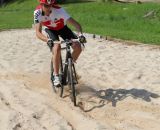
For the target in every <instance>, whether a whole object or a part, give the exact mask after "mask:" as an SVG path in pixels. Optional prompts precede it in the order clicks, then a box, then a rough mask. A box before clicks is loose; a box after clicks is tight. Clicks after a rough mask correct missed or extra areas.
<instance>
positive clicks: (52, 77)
mask: <svg viewBox="0 0 160 130" xmlns="http://www.w3.org/2000/svg"><path fill="white" fill-rule="evenodd" d="M61 67H62V65H60V71H62V69H61ZM53 72H54V69H53V61H52V59H51V83H52V87H53V90H54V92H55V93H56V94H58V95H59V96H60V97H62V96H63V84H62V73H60V75H59V77H60V80H61V86H60V87H56V86H54V84H53V80H54V76H53Z"/></svg>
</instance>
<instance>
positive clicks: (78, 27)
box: [67, 17, 82, 35]
mask: <svg viewBox="0 0 160 130" xmlns="http://www.w3.org/2000/svg"><path fill="white" fill-rule="evenodd" d="M67 24H71V25H72V26H74V27H75V28H76V30H77V32H78V35H80V34H82V27H81V25H80V24H79V23H78V22H77V21H76V20H74V19H73V18H71V17H70V18H69V19H68V20H67Z"/></svg>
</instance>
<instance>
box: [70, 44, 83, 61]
mask: <svg viewBox="0 0 160 130" xmlns="http://www.w3.org/2000/svg"><path fill="white" fill-rule="evenodd" d="M72 48H73V52H72V58H73V62H76V60H77V59H78V57H79V55H80V54H81V52H82V48H81V45H80V44H79V43H73V45H72Z"/></svg>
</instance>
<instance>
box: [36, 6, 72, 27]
mask: <svg viewBox="0 0 160 130" xmlns="http://www.w3.org/2000/svg"><path fill="white" fill-rule="evenodd" d="M69 18H70V15H69V14H68V13H67V12H66V11H65V10H64V9H63V8H62V7H59V6H55V5H54V6H52V9H51V12H50V15H49V16H47V15H45V14H44V12H43V11H42V6H41V5H39V6H37V8H36V10H35V11H34V23H35V24H36V23H41V24H42V25H43V26H45V27H47V28H49V29H51V30H60V29H62V28H63V27H64V26H65V25H66V21H67V20H68V19H69Z"/></svg>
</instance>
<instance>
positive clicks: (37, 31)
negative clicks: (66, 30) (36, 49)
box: [35, 23, 48, 42]
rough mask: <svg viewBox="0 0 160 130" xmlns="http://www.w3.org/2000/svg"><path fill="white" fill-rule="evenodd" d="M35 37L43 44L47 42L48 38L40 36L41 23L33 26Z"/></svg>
mask: <svg viewBox="0 0 160 130" xmlns="http://www.w3.org/2000/svg"><path fill="white" fill-rule="evenodd" d="M35 29H36V36H37V37H38V38H39V39H41V40H42V41H44V42H47V41H48V38H47V37H46V36H45V35H43V34H42V25H41V23H37V24H35Z"/></svg>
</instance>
